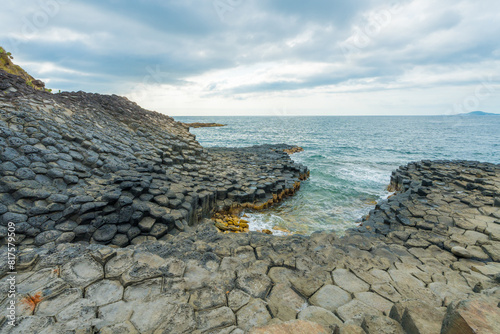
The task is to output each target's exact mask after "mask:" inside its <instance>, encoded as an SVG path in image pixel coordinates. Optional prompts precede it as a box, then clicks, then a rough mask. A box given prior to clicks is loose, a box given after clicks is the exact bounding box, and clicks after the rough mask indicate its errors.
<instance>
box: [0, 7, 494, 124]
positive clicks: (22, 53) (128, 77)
mask: <svg viewBox="0 0 500 334" xmlns="http://www.w3.org/2000/svg"><path fill="white" fill-rule="evenodd" d="M0 22H2V27H3V28H2V29H0V45H2V46H3V47H4V48H6V49H7V50H8V51H11V52H12V53H13V55H14V57H15V58H14V62H16V63H18V64H20V65H21V66H23V67H24V68H25V69H26V70H27V71H28V72H30V73H31V74H32V75H33V76H35V77H37V78H39V79H42V80H44V81H45V82H46V85H47V87H49V88H53V89H55V90H56V91H57V90H59V89H61V90H69V91H73V90H74V91H77V90H84V91H89V92H98V93H115V94H119V95H125V96H127V97H128V98H129V99H131V100H133V101H135V102H137V103H139V104H140V105H142V106H143V107H146V108H148V109H152V110H157V111H160V112H163V113H166V114H169V115H432V114H453V113H459V112H468V111H473V110H483V111H488V112H498V113H500V78H499V76H500V1H498V0H440V1H436V0H413V1H412V0H402V1H381V0H358V1H345V0H344V1H339V0H317V1H304V0H300V1H299V0H135V1H132V0H131V1H126V0H85V1H80V0H40V1H39V0H24V1H19V0H3V1H2V9H1V12H0ZM5 27H7V28H5Z"/></svg>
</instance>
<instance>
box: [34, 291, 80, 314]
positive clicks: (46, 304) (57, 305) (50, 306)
mask: <svg viewBox="0 0 500 334" xmlns="http://www.w3.org/2000/svg"><path fill="white" fill-rule="evenodd" d="M80 298H82V290H80V289H77V288H71V289H66V290H64V291H63V292H62V293H61V294H59V295H57V296H55V297H53V298H50V299H46V300H42V301H41V302H40V304H38V306H37V308H36V310H35V314H36V315H39V316H42V315H47V316H55V315H56V314H58V313H59V312H60V311H62V310H64V309H65V308H66V307H68V306H69V305H71V304H72V303H74V302H76V301H77V300H78V299H80Z"/></svg>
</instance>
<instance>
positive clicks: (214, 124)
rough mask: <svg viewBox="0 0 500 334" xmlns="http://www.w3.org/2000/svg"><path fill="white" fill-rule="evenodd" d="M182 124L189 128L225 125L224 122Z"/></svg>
mask: <svg viewBox="0 0 500 334" xmlns="http://www.w3.org/2000/svg"><path fill="white" fill-rule="evenodd" d="M183 124H184V125H185V126H187V127H189V128H213V127H216V126H226V125H225V124H218V123H183Z"/></svg>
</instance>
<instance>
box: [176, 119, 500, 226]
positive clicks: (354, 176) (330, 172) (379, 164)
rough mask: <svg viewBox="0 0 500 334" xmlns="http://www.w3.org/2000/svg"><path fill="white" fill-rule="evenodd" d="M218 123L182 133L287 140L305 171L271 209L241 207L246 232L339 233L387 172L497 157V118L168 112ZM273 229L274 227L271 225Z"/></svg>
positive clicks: (371, 199)
mask: <svg viewBox="0 0 500 334" xmlns="http://www.w3.org/2000/svg"><path fill="white" fill-rule="evenodd" d="M175 119H176V120H178V121H181V122H206V123H211V122H215V123H222V124H226V126H225V127H215V128H198V129H191V130H190V131H191V132H192V133H194V134H195V135H196V139H197V140H198V141H199V142H200V144H201V145H203V146H204V147H214V146H222V147H242V146H251V145H260V144H278V143H286V144H294V145H298V146H301V147H303V148H304V152H301V153H296V154H294V155H292V159H293V160H294V161H296V162H300V163H302V164H304V165H306V166H308V167H309V169H310V171H311V177H310V179H309V180H308V181H305V182H302V185H301V189H300V191H299V192H297V193H296V195H295V196H293V197H291V198H288V199H286V200H285V201H283V202H282V203H280V204H278V205H276V206H275V207H273V208H272V209H269V210H266V211H263V212H259V213H247V215H248V216H249V219H248V220H249V221H250V226H251V229H252V230H260V229H263V228H266V229H270V230H273V228H280V229H285V230H289V231H292V232H296V233H306V234H307V233H311V232H313V231H318V230H335V231H338V232H341V231H343V230H345V229H347V228H349V227H353V226H355V224H356V223H357V222H359V220H360V218H361V217H362V216H363V215H366V214H367V213H368V212H369V211H370V210H371V209H373V207H374V203H375V202H376V201H379V200H381V199H383V198H385V197H387V196H388V195H389V193H388V192H387V190H386V189H387V185H388V184H389V181H390V175H391V171H392V170H394V169H396V168H398V166H400V165H405V164H407V163H408V162H411V161H418V160H425V159H433V160H435V159H439V160H442V159H446V160H454V159H458V160H477V161H483V162H493V163H500V116H498V117H496V116H468V117H460V116H426V117H420V116H401V117H394V116H390V117H383V116H370V117H368V116H367V117H337V116H331V117H328V116H325V117H215V116H214V117H175ZM273 232H274V233H275V234H280V233H281V232H279V231H276V230H274V231H273Z"/></svg>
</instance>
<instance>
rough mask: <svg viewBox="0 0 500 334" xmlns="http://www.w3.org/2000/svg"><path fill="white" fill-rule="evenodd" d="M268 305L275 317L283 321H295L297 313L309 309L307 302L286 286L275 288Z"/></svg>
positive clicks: (280, 285)
mask: <svg viewBox="0 0 500 334" xmlns="http://www.w3.org/2000/svg"><path fill="white" fill-rule="evenodd" d="M268 305H269V309H270V310H271V313H272V314H273V316H274V317H277V318H279V319H281V320H283V321H288V320H293V319H295V318H296V317H297V313H299V312H300V311H301V310H303V309H304V308H305V307H307V302H306V301H305V300H304V298H302V297H300V296H299V295H298V294H297V293H296V292H295V291H293V290H292V289H291V288H290V287H289V286H288V285H286V284H278V285H276V286H274V287H273V289H272V291H271V294H270V295H269V298H268Z"/></svg>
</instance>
